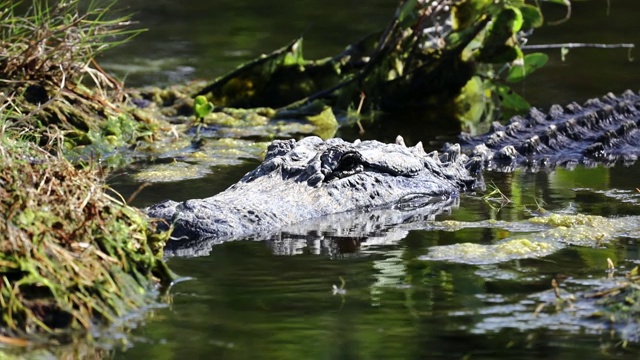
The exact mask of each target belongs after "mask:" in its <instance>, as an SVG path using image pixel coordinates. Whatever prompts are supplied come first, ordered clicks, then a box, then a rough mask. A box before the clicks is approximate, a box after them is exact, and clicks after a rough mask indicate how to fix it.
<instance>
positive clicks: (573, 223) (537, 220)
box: [420, 214, 640, 264]
mask: <svg viewBox="0 0 640 360" xmlns="http://www.w3.org/2000/svg"><path fill="white" fill-rule="evenodd" d="M527 222H528V223H531V224H534V225H543V226H545V227H546V229H544V230H542V231H538V232H531V233H528V234H525V235H516V236H511V237H508V238H506V239H503V240H500V241H498V242H497V243H495V244H475V243H459V244H453V245H443V246H433V247H431V248H430V249H429V253H428V254H426V255H423V256H421V257H420V259H421V260H435V261H449V262H456V263H467V264H494V263H499V262H504V261H509V260H515V259H526V258H540V257H544V256H547V255H551V254H553V253H554V252H556V251H558V250H560V249H563V248H565V247H567V246H570V245H575V246H586V247H600V246H603V245H604V244H606V243H608V242H610V241H611V240H612V239H614V238H615V237H616V236H620V235H621V234H625V233H627V232H628V231H630V230H633V229H637V228H638V224H639V223H640V219H639V218H638V217H622V218H612V219H610V218H605V217H602V216H596V215H583V214H577V215H561V214H552V215H548V216H540V217H533V218H531V219H529V220H527ZM482 224H483V225H486V226H491V227H496V226H498V227H500V226H504V225H505V224H502V223H495V224H490V223H488V222H483V223H482ZM463 225H464V224H458V225H457V226H456V227H457V228H460V227H462V226H463ZM448 226H449V227H451V224H449V225H448ZM524 228H525V229H527V228H528V227H527V226H524ZM528 230H532V229H528Z"/></svg>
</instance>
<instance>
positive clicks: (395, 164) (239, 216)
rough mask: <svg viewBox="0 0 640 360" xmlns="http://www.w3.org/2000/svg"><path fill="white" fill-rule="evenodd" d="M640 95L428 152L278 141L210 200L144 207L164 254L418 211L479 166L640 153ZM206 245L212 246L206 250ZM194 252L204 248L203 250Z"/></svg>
mask: <svg viewBox="0 0 640 360" xmlns="http://www.w3.org/2000/svg"><path fill="white" fill-rule="evenodd" d="M638 106H640V96H638V94H636V93H634V92H632V91H627V92H625V93H624V94H622V95H621V96H614V95H613V94H608V95H606V96H604V97H602V98H601V99H592V100H588V101H587V102H586V103H585V104H584V105H582V106H580V105H578V104H576V103H572V104H569V105H566V106H564V107H561V106H558V105H554V106H552V107H551V108H550V110H549V111H548V112H547V113H543V112H541V111H539V110H537V109H535V108H534V109H532V110H531V111H530V112H529V114H528V115H526V116H516V117H514V118H512V119H510V121H509V123H508V124H507V125H501V124H499V123H494V124H492V126H491V130H490V131H489V132H488V133H487V134H484V135H479V136H471V135H468V134H462V135H461V136H460V143H456V144H446V145H445V146H444V149H443V151H441V152H437V151H433V152H430V153H426V152H425V150H424V148H423V146H422V144H421V143H418V144H416V145H415V146H413V147H407V146H406V145H405V143H404V140H403V138H402V137H400V136H399V137H398V138H397V139H396V142H395V143H392V144H386V143H382V142H378V141H375V140H368V141H359V140H356V141H355V142H353V143H349V142H346V141H344V140H342V139H339V138H334V139H329V140H326V141H323V140H321V139H320V138H318V137H307V138H303V139H302V140H300V141H296V140H275V141H274V142H273V143H272V144H271V145H270V146H269V148H268V149H267V154H266V157H265V159H264V161H263V162H262V164H260V165H259V166H258V167H257V168H256V169H255V170H253V171H251V172H249V173H247V174H246V175H245V176H244V177H242V178H241V179H240V181H238V182H237V183H236V184H234V185H232V186H231V187H229V188H228V189H227V190H225V191H223V192H221V193H219V194H217V195H214V196H212V197H209V198H206V199H193V200H187V201H184V202H181V203H179V202H175V201H171V200H167V201H164V202H161V203H159V204H156V205H153V206H151V207H150V208H147V209H146V211H147V213H148V214H149V215H150V216H152V217H157V218H162V219H165V220H166V223H167V224H172V225H171V226H172V231H173V232H172V239H171V240H170V241H168V243H167V246H166V249H165V251H167V252H172V251H173V252H176V251H177V250H178V249H184V248H189V247H193V246H199V244H200V245H202V244H208V245H207V246H209V247H210V245H211V244H212V243H218V242H222V241H227V240H233V239H241V238H244V239H247V238H253V237H256V236H257V237H261V238H265V236H267V237H268V236H270V235H271V234H276V233H277V232H278V231H279V230H281V229H283V228H285V227H286V226H291V225H293V224H296V223H300V222H304V221H308V220H310V219H314V218H319V217H323V216H327V215H329V214H336V213H346V212H353V211H360V212H367V211H372V210H374V209H381V208H392V209H397V210H398V211H402V210H403V209H406V208H408V209H415V208H419V207H421V206H423V205H425V204H430V203H434V202H438V201H451V199H455V198H457V197H458V196H459V194H460V193H463V192H468V191H474V190H476V189H482V188H483V186H484V183H483V180H482V172H483V171H485V170H492V171H513V170H515V169H516V168H517V167H524V168H526V169H527V170H529V171H538V170H540V169H543V168H553V167H555V166H568V167H571V166H575V165H577V164H584V165H587V166H593V165H595V164H605V165H611V164H613V163H615V162H617V161H619V160H620V161H622V162H625V163H628V162H632V161H635V160H636V159H637V157H638V155H639V154H640V131H638V122H639V121H640V108H638ZM205 252H206V251H205ZM197 253H202V252H201V251H200V252H197Z"/></svg>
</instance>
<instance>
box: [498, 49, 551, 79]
mask: <svg viewBox="0 0 640 360" xmlns="http://www.w3.org/2000/svg"><path fill="white" fill-rule="evenodd" d="M523 60H524V61H523V64H522V65H515V66H512V67H511V69H509V74H508V75H507V81H508V82H512V83H515V82H519V81H522V80H523V79H524V78H525V77H527V76H528V75H529V74H531V73H532V72H534V71H536V70H537V69H539V68H541V67H543V66H544V65H545V64H546V63H547V61H549V56H548V55H547V54H543V53H533V54H527V55H526V56H525V57H524V59H523Z"/></svg>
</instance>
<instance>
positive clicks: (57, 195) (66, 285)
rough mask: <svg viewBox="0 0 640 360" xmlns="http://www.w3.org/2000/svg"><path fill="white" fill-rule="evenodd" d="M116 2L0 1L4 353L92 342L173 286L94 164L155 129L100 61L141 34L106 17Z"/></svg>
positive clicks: (149, 232)
mask: <svg viewBox="0 0 640 360" xmlns="http://www.w3.org/2000/svg"><path fill="white" fill-rule="evenodd" d="M81 3H82V4H81ZM113 4H114V2H113V1H112V2H110V3H108V5H107V6H106V7H100V6H99V5H98V2H97V1H91V2H89V3H88V4H85V2H81V1H79V0H70V1H60V2H55V3H51V2H47V1H44V0H43V1H38V0H33V1H32V2H31V4H29V5H24V4H22V3H20V2H13V1H6V0H0V78H2V79H3V81H2V82H0V114H1V116H0V234H2V236H3V238H2V239H1V241H0V308H1V309H2V312H1V314H0V343H7V344H13V345H28V344H32V343H39V342H48V341H51V340H55V341H57V342H66V341H69V340H70V339H71V337H72V336H75V335H77V334H79V333H80V334H82V333H84V334H89V333H90V330H93V329H95V328H98V327H101V326H107V325H109V324H112V323H113V322H114V321H116V320H117V319H119V318H121V317H122V316H124V315H126V314H130V313H131V312H133V311H139V310H140V309H141V308H144V307H145V306H146V305H148V304H150V303H152V302H155V301H156V298H157V293H158V292H157V291H155V290H156V289H158V285H159V284H165V285H166V284H168V283H169V282H170V281H171V279H172V275H171V274H170V272H169V270H168V269H167V267H166V265H165V264H164V262H163V261H162V259H161V249H162V247H163V244H164V240H165V239H164V236H166V234H156V233H155V229H154V226H153V224H150V223H149V221H148V219H147V217H146V216H145V215H144V214H142V213H141V212H140V211H139V210H137V209H134V208H132V207H129V206H127V205H126V204H125V202H124V200H120V199H119V198H118V195H117V194H115V193H114V192H112V191H110V189H109V188H108V187H107V186H106V185H105V182H104V178H105V174H104V168H102V167H101V165H100V166H99V165H98V161H97V160H96V157H99V156H100V154H104V153H107V152H108V151H111V150H113V149H115V148H117V147H121V146H123V145H126V144H131V143H135V142H136V141H137V140H138V138H139V137H140V136H148V135H150V134H151V129H152V128H153V126H154V125H153V124H151V123H141V122H137V121H136V120H135V119H134V118H133V117H132V116H131V115H130V114H127V113H126V112H124V111H123V110H122V107H121V105H122V104H123V99H124V98H123V93H122V86H121V84H120V83H119V82H118V81H116V80H114V79H113V78H111V77H109V76H108V75H107V74H106V73H104V72H103V71H102V70H101V69H100V67H99V66H98V65H97V64H96V63H95V61H94V60H93V59H94V57H95V56H96V54H98V53H100V52H101V51H104V50H106V49H108V48H110V47H112V46H115V45H117V44H118V43H120V42H122V41H126V40H127V39H128V38H129V37H130V36H132V35H134V34H136V33H137V32H138V31H131V30H126V29H125V28H124V26H125V25H127V24H128V17H121V18H115V19H113V18H111V17H109V16H107V12H108V10H110V8H111V7H112V6H113ZM89 79H90V80H91V82H92V87H91V88H89V87H88V86H85V82H87V80H89ZM79 145H91V148H89V146H79ZM65 155H66V156H70V157H73V158H74V159H76V160H82V161H79V162H76V163H73V164H72V163H71V162H70V161H69V160H67V159H66V158H65Z"/></svg>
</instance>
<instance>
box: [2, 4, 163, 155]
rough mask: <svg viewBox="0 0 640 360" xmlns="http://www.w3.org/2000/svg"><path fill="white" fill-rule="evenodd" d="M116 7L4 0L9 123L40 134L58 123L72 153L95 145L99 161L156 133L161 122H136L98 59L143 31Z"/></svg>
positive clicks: (5, 104)
mask: <svg viewBox="0 0 640 360" xmlns="http://www.w3.org/2000/svg"><path fill="white" fill-rule="evenodd" d="M102 4H105V5H102ZM114 5H115V1H113V0H107V1H80V0H67V1H57V2H48V1H46V0H32V1H31V4H24V3H23V2H21V1H18V2H14V1H10V0H0V9H2V10H0V79H2V81H0V109H3V110H4V111H5V116H6V118H7V120H10V121H11V122H12V123H14V124H15V125H18V126H23V127H25V128H30V129H34V130H36V132H38V133H40V134H46V128H47V127H48V126H51V125H55V126H57V127H58V128H60V129H62V130H64V131H65V137H64V140H65V142H66V143H67V147H68V148H75V147H76V146H78V145H82V146H87V145H94V146H93V148H92V149H91V150H90V151H87V152H86V153H91V154H93V155H94V156H95V154H98V155H102V154H107V153H109V152H111V151H113V150H115V149H117V148H118V147H122V146H125V145H131V144H135V142H136V141H138V140H139V139H142V138H150V137H151V136H152V134H153V130H154V128H155V126H156V124H155V123H152V122H138V121H136V119H134V117H133V116H132V115H131V114H130V112H128V108H130V106H128V105H127V97H126V95H125V91H124V88H123V85H122V83H120V82H119V81H118V80H116V79H114V78H113V77H111V76H110V75H109V74H107V73H106V72H104V71H103V70H102V69H101V68H100V66H99V65H98V64H97V63H96V61H95V57H96V56H97V55H98V54H100V53H101V52H103V51H105V50H107V49H110V48H112V47H114V46H117V45H118V44H120V43H122V42H125V41H127V40H129V39H130V38H131V37H133V36H135V35H136V34H138V33H139V32H140V30H130V29H128V28H127V26H128V25H130V24H131V22H130V18H129V17H128V16H122V17H113V16H111V15H110V13H111V12H112V8H113V7H114ZM114 124H117V125H118V126H117V128H115V131H114ZM120 129H126V131H120ZM124 135H126V136H124ZM40 141H41V142H47V141H48V140H47V139H46V138H41V139H40Z"/></svg>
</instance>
